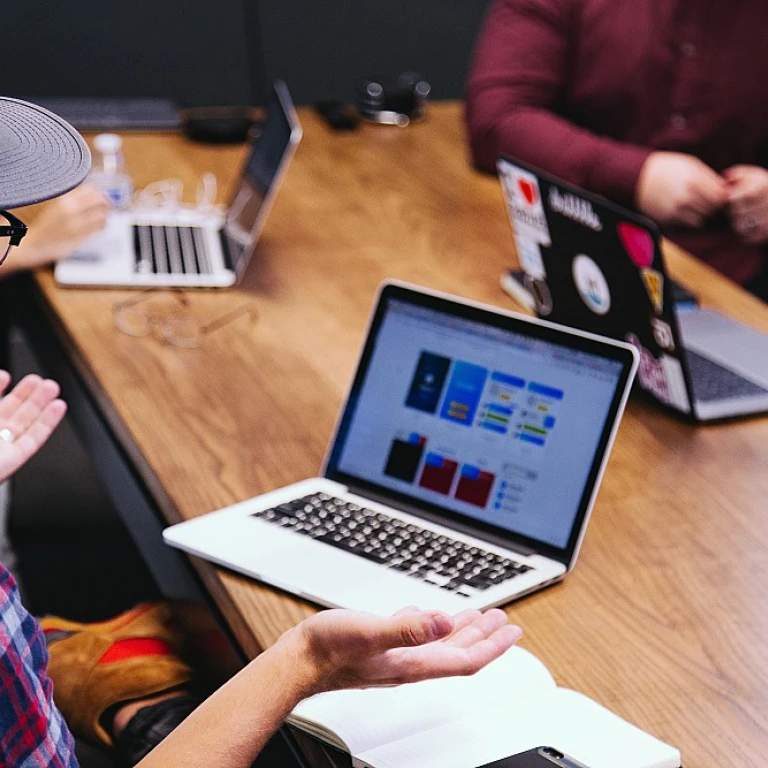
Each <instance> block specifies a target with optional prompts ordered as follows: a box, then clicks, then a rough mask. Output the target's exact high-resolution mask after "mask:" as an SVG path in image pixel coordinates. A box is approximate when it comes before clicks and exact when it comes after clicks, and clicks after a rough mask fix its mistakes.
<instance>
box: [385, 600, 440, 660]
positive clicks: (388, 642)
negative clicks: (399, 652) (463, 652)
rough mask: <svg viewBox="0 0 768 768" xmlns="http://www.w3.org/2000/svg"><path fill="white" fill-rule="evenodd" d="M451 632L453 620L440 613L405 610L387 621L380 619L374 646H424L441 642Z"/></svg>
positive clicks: (386, 647) (387, 647)
mask: <svg viewBox="0 0 768 768" xmlns="http://www.w3.org/2000/svg"><path fill="white" fill-rule="evenodd" d="M452 631H453V619H451V617H450V616H449V615H448V614H447V613H442V612H441V611H418V612H412V611H410V610H408V609H406V610H405V611H403V612H398V614H396V615H395V616H392V617H391V618H388V619H381V624H380V626H379V627H378V628H377V629H376V631H375V642H376V645H377V646H378V647H379V648H380V649H381V650H382V651H383V650H387V649H389V648H402V647H406V646H417V645H425V644H426V643H433V642H435V640H441V639H442V638H444V637H446V636H448V635H449V634H450V633H451V632H452Z"/></svg>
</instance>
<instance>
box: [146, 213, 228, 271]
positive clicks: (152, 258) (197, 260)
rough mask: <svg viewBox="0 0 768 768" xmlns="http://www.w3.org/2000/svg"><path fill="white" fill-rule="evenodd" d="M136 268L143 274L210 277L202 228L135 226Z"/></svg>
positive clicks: (209, 264)
mask: <svg viewBox="0 0 768 768" xmlns="http://www.w3.org/2000/svg"><path fill="white" fill-rule="evenodd" d="M133 247H134V254H135V262H134V269H135V271H136V273H137V274H140V275H210V274H211V273H212V272H213V268H212V267H211V260H210V257H209V255H208V250H207V249H206V247H205V238H204V236H203V230H202V228H201V227H168V226H157V225H133Z"/></svg>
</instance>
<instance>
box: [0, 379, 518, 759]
mask: <svg viewBox="0 0 768 768" xmlns="http://www.w3.org/2000/svg"><path fill="white" fill-rule="evenodd" d="M9 382H10V376H9V374H8V373H6V372H5V371H0V394H2V393H3V392H4V391H5V390H6V388H7V387H8V384H9ZM58 395H59V387H58V385H57V384H56V383H55V382H54V381H51V380H50V379H42V378H40V377H39V376H35V375H30V376H26V377H25V378H24V379H22V380H21V381H20V382H19V383H18V384H17V385H16V387H14V388H13V390H11V392H10V393H9V394H7V395H5V396H4V397H2V398H1V399H0V481H2V480H5V479H7V478H8V477H10V476H11V475H12V474H13V473H14V472H16V471H17V470H18V469H19V468H20V467H22V466H23V465H24V464H25V463H26V461H27V460H28V459H29V458H30V457H31V456H32V455H33V454H34V453H35V452H36V451H37V450H38V449H39V448H40V447H41V446H42V445H43V443H45V441H46V440H47V439H48V437H49V436H50V434H51V433H52V432H53V430H54V429H55V427H56V426H57V425H58V423H59V422H60V421H61V419H62V418H63V416H64V414H65V411H66V406H65V404H64V402H63V401H62V400H60V399H59V397H58ZM520 636H521V632H520V630H519V628H518V627H515V626H512V625H510V624H508V623H507V617H506V615H505V614H504V612H503V611H500V610H498V609H493V610H490V611H487V612H486V613H484V614H481V613H480V612H479V611H464V612H463V613H460V614H458V615H456V616H454V617H451V616H448V615H446V614H444V613H442V612H439V611H422V610H418V609H416V608H410V609H405V610H404V611H401V612H399V613H398V614H396V615H395V616H392V617H388V618H383V617H378V616H373V615H369V614H365V613H360V612H355V611H347V610H329V611H323V612H321V613H319V614H317V615H316V616H313V617H311V618H309V619H306V620H305V621H303V622H301V623H300V624H299V625H298V626H296V627H294V628H293V629H292V630H290V631H289V632H287V633H286V634H284V635H283V636H282V637H281V638H280V639H279V640H278V641H277V642H276V643H275V645H273V646H272V647H271V648H269V649H268V650H266V651H265V652H264V653H262V654H261V655H260V656H258V657H257V658H256V659H254V660H253V661H252V662H251V663H250V664H248V665H247V666H246V667H245V668H244V669H243V670H241V671H240V672H239V673H238V674H237V675H235V676H234V677H233V678H231V679H230V680H229V681H228V682H227V683H226V684H225V685H224V686H222V687H221V688H220V689H219V690H218V691H217V692H216V693H214V694H213V695H212V696H211V697H210V698H208V699H207V700H205V701H204V702H200V701H198V700H197V699H196V698H195V696H194V695H193V694H192V693H191V689H190V683H191V681H192V679H193V673H192V670H191V669H190V667H189V666H188V665H187V664H186V663H185V662H184V661H183V660H182V658H181V657H180V656H179V655H178V645H179V643H180V642H181V638H180V636H179V633H178V630H176V629H175V627H174V626H173V623H172V615H171V613H170V611H169V607H168V606H167V605H166V604H155V605H145V606H140V607H138V608H136V609H134V610H133V611H129V612H128V613H126V614H124V615H122V616H119V617H117V618H116V619H113V620H111V621H107V622H101V623H99V624H92V625H84V624H78V623H75V622H71V621H66V620H64V619H60V618H56V617H48V618H45V619H43V620H42V621H41V623H38V622H37V621H35V619H34V618H32V617H31V616H30V615H29V613H28V612H27V611H26V610H25V609H24V607H23V605H22V603H21V600H20V597H19V593H18V589H17V588H16V584H15V582H14V579H13V577H12V576H11V574H10V573H9V571H8V570H7V569H6V568H5V567H4V566H3V565H2V564H0V764H2V765H8V766H42V765H45V766H52V767H53V768H58V766H75V765H77V762H76V758H75V757H74V751H73V740H72V736H71V735H70V731H69V729H68V724H69V725H70V726H71V727H72V730H73V731H75V732H76V734H77V735H79V736H83V737H85V738H88V739H92V740H96V741H100V742H101V743H102V744H104V745H112V744H113V743H114V742H115V740H116V741H117V743H118V745H119V748H120V753H121V754H122V755H123V757H124V759H125V761H126V762H127V763H128V764H130V765H134V764H140V765H141V766H143V767H144V768H152V766H163V768H167V766H177V765H178V766H181V765H183V766H185V768H195V766H201V768H202V767H203V766H206V768H210V766H227V768H237V766H243V768H246V767H247V766H250V765H251V764H252V763H253V761H254V759H255V758H256V757H257V755H258V754H259V752H260V751H261V749H262V748H263V747H264V745H265V744H266V742H267V741H268V740H269V737H270V736H271V734H272V733H273V732H274V731H275V730H276V729H277V728H278V727H279V726H280V724H281V723H282V721H283V719H284V718H285V717H286V715H288V713H289V712H290V711H291V710H292V709H293V708H294V707H295V706H296V704H298V702H299V701H300V700H301V699H303V698H305V697H307V696H312V695H313V694H315V693H319V692H321V691H329V690H334V689H341V688H356V687H370V686H380V685H386V686H391V685H399V684H401V683H407V682H413V681H417V680H426V679H428V678H434V677H444V676H448V675H468V674H473V673H474V672H477V671H478V670H479V669H481V668H482V667H484V666H485V665H486V664H488V663H489V662H491V661H492V660H493V659H495V658H497V657H498V656H500V655H501V654H502V653H504V652H505V651H506V650H507V649H508V648H510V647H511V646H512V645H513V644H514V643H515V642H516V641H517V640H518V639H519V638H520ZM46 644H47V648H46ZM49 659H50V660H49ZM57 707H58V708H57ZM62 713H63V715H64V719H62Z"/></svg>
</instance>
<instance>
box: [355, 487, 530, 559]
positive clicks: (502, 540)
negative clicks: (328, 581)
mask: <svg viewBox="0 0 768 768" xmlns="http://www.w3.org/2000/svg"><path fill="white" fill-rule="evenodd" d="M347 490H348V491H349V493H353V494H355V495H356V496H362V497H363V498H366V499H370V500H371V501H375V502H377V503H378V504H384V505H385V506H387V507H392V508H394V509H398V510H400V511H401V512H405V513H406V514H409V515H413V516H414V517H420V518H421V519H422V520H427V521H428V522H430V523H435V524H437V525H442V526H443V527H445V528H449V529H450V530H452V531H456V532H457V533H461V534H463V535H465V536H471V537H472V538H473V539H481V540H482V541H487V542H488V543H489V544H493V545H494V546H496V547H502V548H503V549H508V550H510V551H511V552H515V553H516V554H518V555H522V556H524V557H530V556H531V555H535V554H538V553H537V552H536V550H535V549H531V548H530V547H526V546H524V545H522V544H520V543H518V542H516V541H513V540H510V539H509V538H506V537H504V536H500V535H497V534H494V533H491V532H490V531H482V530H478V529H477V528H474V527H473V526H471V525H469V524H467V523H462V522H461V521H458V520H448V519H446V518H445V517H443V516H442V515H440V514H439V513H437V512H430V511H428V510H425V509H421V508H420V507H416V506H412V505H410V504H407V503H403V502H401V501H397V500H394V499H392V498H391V497H389V496H386V495H384V494H377V493H375V492H373V491H370V490H368V489H367V488H366V489H362V488H357V487H355V486H353V485H349V486H347ZM511 535H512V534H511Z"/></svg>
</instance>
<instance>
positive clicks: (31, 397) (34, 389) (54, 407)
mask: <svg viewBox="0 0 768 768" xmlns="http://www.w3.org/2000/svg"><path fill="white" fill-rule="evenodd" d="M10 382H11V377H10V375H9V374H8V373H7V372H6V371H0V394H2V393H3V392H5V390H6V388H7V387H8V385H9V384H10ZM58 396H59V385H58V384H57V383H56V382H55V381H52V380H51V379H41V378H40V377H39V376H35V375H30V376H25V377H24V378H23V379H22V380H21V381H20V382H19V383H18V384H17V385H16V386H15V387H14V388H13V389H12V390H11V391H10V392H9V393H8V394H7V395H5V396H4V397H2V398H0V482H2V481H4V480H7V479H8V478H9V477H10V476H11V475H12V474H13V473H14V472H16V470H18V469H20V468H21V467H22V466H23V465H24V464H26V462H27V461H28V460H29V459H30V457H32V456H33V455H34V454H35V453H37V451H38V450H39V449H40V448H41V446H42V445H43V444H44V443H45V442H46V440H48V438H49V437H50V435H51V433H52V432H53V430H54V429H55V428H56V427H57V425H58V423H59V422H60V421H61V420H62V418H63V417H64V414H65V413H66V411H67V406H66V404H65V403H64V401H63V400H59V399H58Z"/></svg>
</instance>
